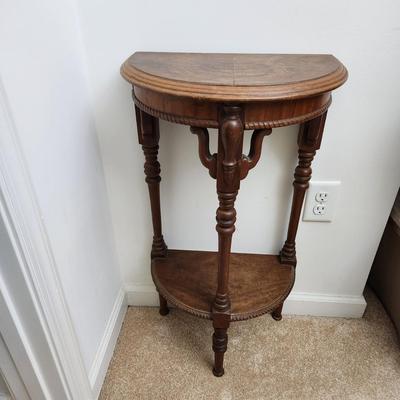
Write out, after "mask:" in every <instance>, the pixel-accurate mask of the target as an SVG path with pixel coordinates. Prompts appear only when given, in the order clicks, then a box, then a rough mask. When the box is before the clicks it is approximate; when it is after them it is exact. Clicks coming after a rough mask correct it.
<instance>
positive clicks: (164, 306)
mask: <svg viewBox="0 0 400 400" xmlns="http://www.w3.org/2000/svg"><path fill="white" fill-rule="evenodd" d="M159 298H160V311H159V312H160V315H162V316H165V315H168V314H169V308H168V303H167V300H165V299H164V297H162V296H161V294H160V295H159Z"/></svg>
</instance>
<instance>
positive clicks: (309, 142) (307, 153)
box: [280, 112, 326, 266]
mask: <svg viewBox="0 0 400 400" xmlns="http://www.w3.org/2000/svg"><path fill="white" fill-rule="evenodd" d="M325 119H326V112H325V113H324V114H322V115H321V116H319V117H317V118H314V119H313V120H311V121H307V122H305V123H304V124H302V125H301V127H300V131H299V135H298V140H297V143H298V146H299V164H298V165H297V167H296V170H295V172H294V182H293V188H294V190H293V200H292V210H291V213H290V219H289V229H288V234H287V239H286V242H285V244H284V246H283V248H282V251H281V253H280V256H281V261H282V262H283V263H287V264H292V265H294V266H296V263H297V260H296V234H297V228H298V226H299V219H300V214H301V209H302V206H303V202H304V196H305V193H306V190H307V189H308V186H309V181H310V179H311V172H312V170H311V162H312V160H313V159H314V156H315V153H316V151H317V150H318V149H319V148H320V145H321V140H322V132H323V130H324V125H325Z"/></svg>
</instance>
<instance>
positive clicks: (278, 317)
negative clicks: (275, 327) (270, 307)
mask: <svg viewBox="0 0 400 400" xmlns="http://www.w3.org/2000/svg"><path fill="white" fill-rule="evenodd" d="M282 307H283V303H282V304H280V305H279V306H278V307H277V308H275V310H274V311H272V313H271V316H272V318H273V319H274V320H275V321H280V320H281V319H282Z"/></svg>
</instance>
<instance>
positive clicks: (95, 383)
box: [89, 288, 127, 399]
mask: <svg viewBox="0 0 400 400" xmlns="http://www.w3.org/2000/svg"><path fill="white" fill-rule="evenodd" d="M126 309H127V301H126V295H125V290H124V289H123V288H121V289H120V290H119V292H118V295H117V298H116V300H115V303H114V306H113V309H112V311H111V314H110V317H109V319H108V322H107V325H106V328H105V330H104V334H103V337H102V339H101V342H100V345H99V348H98V350H97V353H96V356H95V358H94V361H93V364H92V367H91V368H90V372H89V381H90V385H91V387H92V391H93V398H94V399H97V398H98V397H99V394H100V390H101V386H102V385H103V381H104V378H105V376H106V373H107V369H108V365H109V363H110V361H111V357H112V355H113V352H114V348H115V344H116V342H117V339H118V335H119V332H120V330H121V326H122V322H123V320H124V317H125V312H126Z"/></svg>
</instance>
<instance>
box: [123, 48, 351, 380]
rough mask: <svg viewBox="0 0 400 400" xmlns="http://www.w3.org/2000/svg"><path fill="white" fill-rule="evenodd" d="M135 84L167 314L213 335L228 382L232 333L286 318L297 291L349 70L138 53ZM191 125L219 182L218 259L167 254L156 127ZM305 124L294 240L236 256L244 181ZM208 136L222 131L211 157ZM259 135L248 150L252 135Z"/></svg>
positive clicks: (126, 67)
mask: <svg viewBox="0 0 400 400" xmlns="http://www.w3.org/2000/svg"><path fill="white" fill-rule="evenodd" d="M121 74H122V75H123V77H124V78H125V79H126V80H127V81H129V82H130V83H131V84H132V86H133V91H132V95H133V100H134V102H135V108H136V119H137V125H138V135H139V142H140V143H141V144H142V148H143V152H144V155H145V166H144V170H145V175H146V182H147V184H148V188H149V194H150V204H151V213H152V221H153V232H154V236H153V245H152V251H151V258H152V267H151V271H152V276H153V280H154V283H155V285H156V287H157V290H158V291H159V294H160V314H161V315H166V314H168V312H169V309H168V303H167V302H169V303H171V304H174V305H175V306H176V307H178V308H180V309H183V310H185V311H187V312H189V313H191V314H194V315H196V316H199V317H203V318H208V319H211V320H212V322H213V327H214V334H213V345H212V347H213V350H214V353H215V361H214V368H213V373H214V375H215V376H222V375H223V374H224V367H223V362H224V353H225V352H226V349H227V343H228V335H227V330H228V327H229V324H230V323H231V322H232V321H240V320H244V319H248V318H253V317H256V316H259V315H261V314H264V313H271V315H272V317H273V318H274V319H275V320H280V319H281V318H282V307H283V302H284V300H285V299H286V297H287V296H288V294H289V293H290V290H291V288H292V286H293V283H294V276H295V272H294V271H295V267H296V263H297V260H296V234H297V228H298V225H299V219H300V213H301V209H302V204H303V201H304V196H305V192H306V190H307V188H308V184H309V183H308V182H309V180H310V178H311V162H312V160H313V158H314V156H315V154H316V151H317V150H318V149H319V148H320V145H321V140H322V133H323V128H324V123H325V118H326V112H327V109H328V107H329V106H330V104H331V91H332V90H333V89H335V88H337V87H339V86H341V85H342V84H343V83H344V82H345V80H346V79H347V71H346V68H345V67H344V66H343V65H342V64H341V63H340V62H339V61H338V60H337V59H336V58H335V57H333V56H331V55H326V54H313V55H310V54H305V55H304V54H303V55H300V54H295V55H288V54H286V55H285V54H190V53H143V52H141V53H135V54H134V55H133V56H131V57H130V58H129V59H128V60H126V62H125V63H124V64H123V65H122V66H121ZM159 118H161V119H165V120H167V121H170V122H176V123H180V124H185V125H189V126H190V127H191V131H192V133H194V134H196V135H197V136H198V142H199V144H198V153H199V158H200V161H201V163H202V164H203V166H204V167H206V168H207V169H208V171H209V174H210V176H211V177H212V178H214V179H216V186H217V195H218V200H219V207H218V209H217V213H216V219H217V226H216V230H217V232H218V252H204V251H188V250H169V251H167V246H166V244H165V242H164V239H163V236H162V229H161V211H160V189H159V183H160V179H161V178H160V164H159V162H158V160H157V155H158V141H159V125H158V119H159ZM291 124H300V130H299V135H298V149H299V150H298V153H299V161H298V165H297V167H296V170H295V173H294V182H293V199H292V208H291V214H290V220H289V227H288V232H287V239H286V241H285V243H284V245H283V248H282V250H281V252H280V254H279V256H277V255H259V254H235V253H231V243H232V235H233V233H234V231H235V221H236V210H235V207H234V205H235V200H236V197H237V195H238V191H239V187H240V181H241V180H242V179H244V178H245V177H246V176H247V174H248V173H249V171H250V170H251V169H252V168H254V167H255V166H256V165H257V162H258V160H259V159H260V156H261V149H262V143H263V139H264V137H265V136H267V135H270V134H271V129H272V128H275V127H279V126H286V125H291ZM207 128H218V153H217V154H211V153H210V149H209V134H208V130H207ZM246 129H247V130H254V132H253V134H252V138H251V145H250V151H249V153H248V154H247V155H244V154H243V153H242V152H243V149H242V147H243V135H244V131H245V130H246Z"/></svg>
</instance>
